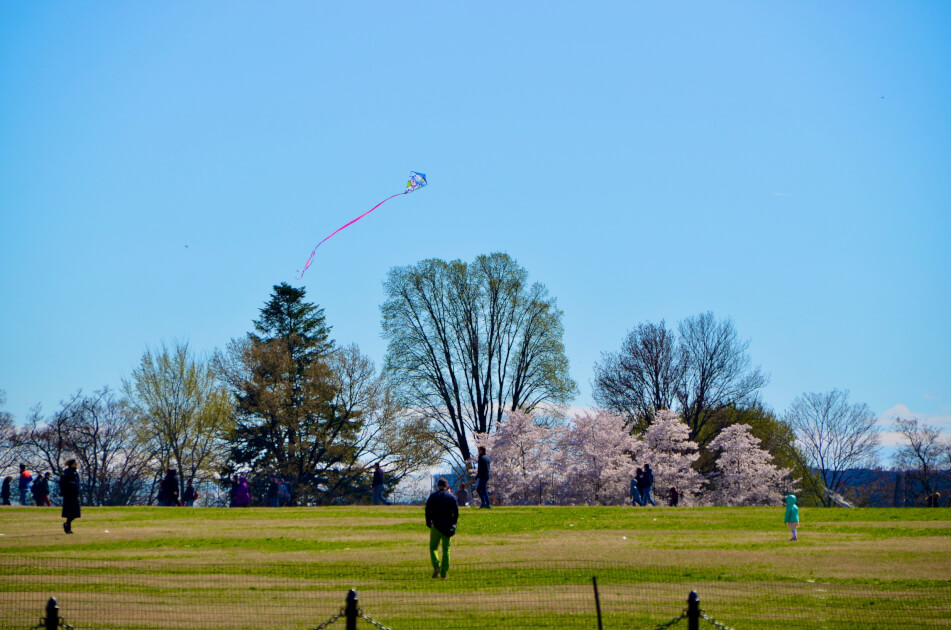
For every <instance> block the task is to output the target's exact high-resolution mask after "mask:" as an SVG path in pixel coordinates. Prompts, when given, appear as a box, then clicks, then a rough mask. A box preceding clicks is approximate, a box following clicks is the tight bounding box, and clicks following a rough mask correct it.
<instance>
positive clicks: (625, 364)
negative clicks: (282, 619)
mask: <svg viewBox="0 0 951 630" xmlns="http://www.w3.org/2000/svg"><path fill="white" fill-rule="evenodd" d="M678 332H679V335H675V334H674V333H673V331H671V330H669V329H667V327H666V326H665V324H664V322H661V323H660V324H659V325H655V324H650V323H648V324H642V325H640V326H638V327H637V328H636V329H634V330H633V331H632V332H631V333H629V334H628V336H627V339H626V340H625V342H624V346H623V347H622V349H621V351H620V352H619V353H618V354H616V355H612V354H606V355H604V357H603V359H602V361H601V363H600V364H598V366H597V367H596V368H595V375H596V380H595V384H594V395H595V399H596V400H597V401H598V402H599V403H600V404H602V405H604V406H605V407H607V408H608V409H610V410H611V411H615V412H618V413H623V414H625V416H626V417H627V419H628V422H629V423H630V424H631V425H632V426H633V427H634V429H635V430H636V429H643V428H644V427H645V426H646V424H648V423H649V422H650V420H651V418H653V417H654V414H655V413H656V412H658V411H662V410H665V409H666V410H672V411H673V410H675V409H673V408H674V407H675V404H674V403H675V402H676V411H677V412H678V413H679V414H680V416H681V417H682V418H683V420H684V422H685V423H686V424H687V426H688V427H690V436H691V438H692V439H694V440H696V441H697V442H698V443H699V444H701V446H702V445H704V444H706V443H707V442H708V441H709V440H710V439H711V438H712V434H713V433H714V432H715V430H716V428H717V427H713V426H712V422H711V419H712V418H713V417H714V416H715V415H716V414H717V413H719V412H720V411H722V410H724V409H727V408H729V407H744V406H748V405H750V404H753V403H755V402H756V392H757V390H759V389H760V388H762V387H763V386H764V385H766V383H767V382H768V381H769V379H768V378H767V377H766V376H765V375H764V374H763V373H762V372H760V369H759V368H758V367H753V366H752V361H751V359H750V356H749V352H748V350H749V345H750V344H749V341H742V340H741V339H740V338H739V336H738V335H737V333H736V329H735V328H734V326H733V322H732V321H731V320H729V319H726V320H723V321H717V320H716V318H714V316H713V313H710V312H707V313H703V314H702V315H698V316H696V317H690V318H687V319H685V320H683V321H681V322H680V324H679V326H678Z"/></svg>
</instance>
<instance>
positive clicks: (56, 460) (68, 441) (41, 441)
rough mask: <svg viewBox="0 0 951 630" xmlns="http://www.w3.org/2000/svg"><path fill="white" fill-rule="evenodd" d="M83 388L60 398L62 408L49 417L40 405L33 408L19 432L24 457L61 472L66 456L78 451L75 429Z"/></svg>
mask: <svg viewBox="0 0 951 630" xmlns="http://www.w3.org/2000/svg"><path fill="white" fill-rule="evenodd" d="M82 400H83V395H82V391H78V392H76V393H75V394H73V395H72V396H71V397H70V398H68V399H66V400H64V401H60V405H59V409H57V410H56V412H54V413H53V414H52V415H51V416H50V417H48V418H47V417H45V416H44V415H43V410H42V408H41V407H40V406H39V405H37V406H36V407H34V408H33V409H31V410H30V415H29V416H28V417H27V421H26V425H25V426H23V427H22V428H21V429H20V430H19V431H17V434H16V438H15V439H16V443H17V444H18V446H19V449H20V451H21V453H22V456H23V458H24V459H26V460H28V461H30V462H31V465H32V466H34V467H36V466H37V465H38V462H42V464H41V465H42V466H43V467H44V468H45V469H46V470H49V471H50V472H52V473H54V474H59V473H60V472H62V470H63V467H64V466H65V464H66V459H67V458H69V457H74V456H75V455H76V449H75V444H74V436H73V429H74V426H75V419H76V416H77V415H78V413H79V409H80V407H81V406H82Z"/></svg>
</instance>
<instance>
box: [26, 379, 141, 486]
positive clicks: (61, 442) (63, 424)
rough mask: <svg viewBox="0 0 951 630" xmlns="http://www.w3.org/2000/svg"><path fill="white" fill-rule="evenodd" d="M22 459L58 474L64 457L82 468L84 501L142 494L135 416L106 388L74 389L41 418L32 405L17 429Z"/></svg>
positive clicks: (139, 450)
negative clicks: (84, 391)
mask: <svg viewBox="0 0 951 630" xmlns="http://www.w3.org/2000/svg"><path fill="white" fill-rule="evenodd" d="M16 439H17V441H18V442H19V444H20V448H21V451H22V452H23V454H24V458H25V459H28V460H30V461H32V462H34V464H33V465H34V466H37V460H40V461H42V464H41V466H42V467H43V468H45V469H46V470H49V471H50V472H52V473H53V474H54V475H56V476H58V475H59V474H60V472H62V470H63V467H64V465H65V462H66V460H67V459H68V458H71V457H72V458H75V459H77V460H78V461H79V464H80V468H81V469H82V481H83V485H82V489H81V492H82V497H83V502H84V503H86V504H89V505H128V504H131V503H136V502H138V501H139V500H140V499H141V498H142V496H143V492H145V493H147V485H148V484H147V481H146V479H145V477H146V476H147V474H148V468H147V466H148V459H149V451H148V450H147V448H146V445H145V444H144V443H143V441H142V440H141V439H140V435H139V431H138V427H137V426H136V425H135V418H134V417H133V415H132V414H131V413H129V410H128V408H127V407H126V405H125V403H124V401H121V400H117V399H116V398H115V397H114V395H113V393H112V392H111V391H110V390H109V388H103V389H101V390H99V391H97V392H95V393H93V394H92V395H89V396H83V395H82V392H77V393H76V394H75V395H73V396H72V397H71V398H70V399H68V400H66V401H63V402H62V403H60V408H59V409H58V410H57V411H56V413H54V414H53V415H52V416H50V417H49V418H44V416H43V414H42V413H41V411H40V409H39V408H36V409H34V410H33V412H32V413H31V414H30V417H29V419H28V424H27V426H26V427H24V428H23V429H22V430H21V431H20V432H19V433H18V434H17V438H16Z"/></svg>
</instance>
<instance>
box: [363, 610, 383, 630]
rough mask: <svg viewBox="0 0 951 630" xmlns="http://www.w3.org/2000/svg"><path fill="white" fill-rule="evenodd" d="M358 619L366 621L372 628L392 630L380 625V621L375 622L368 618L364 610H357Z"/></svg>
mask: <svg viewBox="0 0 951 630" xmlns="http://www.w3.org/2000/svg"><path fill="white" fill-rule="evenodd" d="M357 617H359V618H360V619H363V620H364V621H366V622H367V623H369V624H370V625H372V626H376V627H377V628H379V630H390V628H387V627H386V626H384V625H383V624H382V623H380V622H379V621H375V620H373V619H370V618H369V617H367V616H366V615H364V614H363V609H362V608H357Z"/></svg>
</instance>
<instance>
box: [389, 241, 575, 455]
mask: <svg viewBox="0 0 951 630" xmlns="http://www.w3.org/2000/svg"><path fill="white" fill-rule="evenodd" d="M384 287H385V290H386V296H387V297H386V301H385V302H384V304H383V306H382V317H383V335H384V337H385V338H386V339H387V341H388V348H387V355H386V372H387V374H388V375H389V377H390V378H391V379H392V382H393V383H394V384H395V386H396V388H397V390H398V391H399V393H400V395H401V396H402V398H403V399H404V401H405V403H406V405H407V406H408V407H410V408H412V409H415V410H418V411H419V412H420V413H422V414H423V415H424V417H425V418H426V419H427V420H428V421H430V422H432V423H433V424H434V425H435V426H437V427H438V429H439V436H440V441H441V443H442V445H443V446H444V447H445V448H446V449H447V452H448V453H449V454H450V456H453V454H455V457H458V458H460V460H461V461H462V462H466V461H468V460H469V459H470V458H471V451H470V446H469V440H470V438H471V436H472V435H473V434H483V433H489V432H491V431H492V429H493V427H494V426H495V425H496V424H497V423H498V422H500V421H501V420H502V417H503V414H504V413H505V411H506V410H515V409H519V410H522V411H526V412H530V411H532V410H534V409H536V408H539V407H540V406H542V405H545V404H549V403H551V404H563V403H565V402H567V401H568V400H569V398H570V396H571V395H572V394H573V393H574V392H575V390H576V385H575V383H574V381H572V380H571V378H570V377H569V375H568V358H567V355H566V354H565V349H564V344H563V341H562V338H563V335H564V330H563V326H562V312H561V311H560V310H558V308H557V306H556V302H555V299H554V298H551V297H549V296H548V290H547V289H546V288H545V287H544V285H542V284H539V283H535V284H531V285H530V284H528V272H527V271H526V270H525V269H524V268H522V267H520V266H519V265H518V263H517V262H516V261H515V260H514V259H512V258H511V257H509V256H508V255H507V254H499V253H496V254H490V255H484V256H479V257H478V258H476V260H475V261H473V262H472V263H470V264H467V263H465V262H462V261H459V260H456V261H452V262H445V261H443V260H439V259H429V260H424V261H421V262H419V263H417V264H416V265H412V266H408V267H395V268H393V269H391V270H390V273H389V275H388V277H387V280H386V282H385V283H384Z"/></svg>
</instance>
